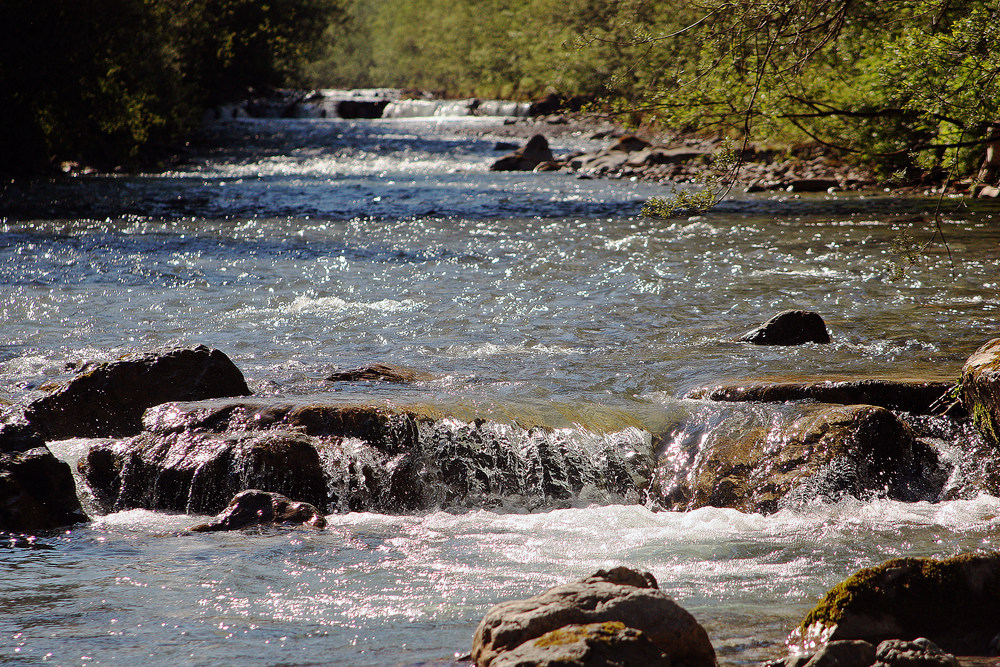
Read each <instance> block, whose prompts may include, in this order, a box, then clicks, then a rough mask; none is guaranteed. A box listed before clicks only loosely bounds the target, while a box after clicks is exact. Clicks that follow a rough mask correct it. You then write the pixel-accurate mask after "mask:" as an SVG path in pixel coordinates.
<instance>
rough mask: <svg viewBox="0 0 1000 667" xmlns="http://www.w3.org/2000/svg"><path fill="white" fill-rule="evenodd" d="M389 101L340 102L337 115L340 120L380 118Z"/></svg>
mask: <svg viewBox="0 0 1000 667" xmlns="http://www.w3.org/2000/svg"><path fill="white" fill-rule="evenodd" d="M387 106H389V100H340V101H339V102H337V115H338V116H340V117H341V118H381V117H382V112H384V111H385V108H386V107H387Z"/></svg>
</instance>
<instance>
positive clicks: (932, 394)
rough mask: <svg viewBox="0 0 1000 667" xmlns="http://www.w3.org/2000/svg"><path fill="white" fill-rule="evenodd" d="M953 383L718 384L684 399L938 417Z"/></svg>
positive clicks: (766, 382)
mask: <svg viewBox="0 0 1000 667" xmlns="http://www.w3.org/2000/svg"><path fill="white" fill-rule="evenodd" d="M954 389H955V383H954V382H944V381H931V380H880V379H864V380H818V381H814V382H768V381H766V380H750V381H747V382H741V383H733V384H721V385H717V386H714V387H704V388H701V389H696V390H694V391H691V392H689V393H688V394H687V395H686V396H685V398H696V399H707V400H710V401H727V402H753V403H788V402H791V401H817V402H819V403H835V404H839V405H877V406H879V407H883V408H886V409H888V410H901V411H903V412H909V413H911V414H915V415H927V414H941V413H942V412H944V411H945V410H948V412H949V414H954V410H951V409H949V408H950V407H951V400H950V398H949V397H950V394H951V392H952V391H953V390H954Z"/></svg>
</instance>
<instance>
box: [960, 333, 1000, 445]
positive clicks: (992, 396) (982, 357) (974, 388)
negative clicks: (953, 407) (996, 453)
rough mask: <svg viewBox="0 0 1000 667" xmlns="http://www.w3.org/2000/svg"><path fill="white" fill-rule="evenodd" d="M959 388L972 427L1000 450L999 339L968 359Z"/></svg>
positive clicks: (992, 341)
mask: <svg viewBox="0 0 1000 667" xmlns="http://www.w3.org/2000/svg"><path fill="white" fill-rule="evenodd" d="M959 386H960V387H961V393H962V402H963V403H965V409H966V411H967V412H968V413H969V415H971V416H972V423H973V424H975V426H976V428H977V429H979V432H980V433H982V435H983V437H984V438H986V440H988V441H989V442H990V443H991V444H993V445H994V446H1000V338H994V339H993V340H991V341H989V342H988V343H986V344H985V345H983V346H982V347H980V348H979V349H978V350H976V352H975V353H974V354H973V355H972V356H971V357H969V359H968V360H967V361H966V362H965V366H964V367H963V368H962V379H961V382H960V385H959Z"/></svg>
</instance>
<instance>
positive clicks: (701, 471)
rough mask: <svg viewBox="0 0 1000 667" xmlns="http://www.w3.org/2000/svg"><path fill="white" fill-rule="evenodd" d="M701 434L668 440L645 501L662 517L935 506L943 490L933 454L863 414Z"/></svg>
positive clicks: (900, 430)
mask: <svg viewBox="0 0 1000 667" xmlns="http://www.w3.org/2000/svg"><path fill="white" fill-rule="evenodd" d="M732 420H733V421H734V423H733V424H732V426H731V427H729V428H727V427H726V426H727V425H726V424H721V425H717V426H716V428H714V429H712V431H710V432H709V434H708V435H707V436H706V434H705V431H704V427H703V425H702V424H700V423H699V424H696V425H695V427H694V428H693V430H691V431H688V430H685V429H684V427H682V428H681V429H680V430H679V431H678V432H675V433H673V434H668V435H667V436H665V438H664V441H665V442H666V445H665V446H664V447H663V448H662V449H661V451H660V452H658V455H657V461H656V477H655V479H654V480H653V484H652V489H651V496H652V498H653V499H654V500H656V501H657V502H660V503H662V504H663V505H664V506H665V507H666V508H667V509H672V510H690V509H695V508H698V507H704V506H712V507H729V508H734V509H738V510H740V511H743V512H763V513H771V512H775V511H777V510H778V509H780V508H782V507H785V506H797V505H801V504H804V503H809V502H814V501H816V500H823V501H831V502H832V501H836V500H838V499H840V498H842V497H844V496H853V497H856V498H862V499H864V498H868V497H871V496H873V495H879V496H885V497H888V498H892V499H895V500H902V501H906V502H912V501H916V500H935V499H937V498H938V496H939V495H940V494H941V492H942V490H943V488H944V484H945V482H946V481H947V477H948V474H947V470H946V469H945V468H944V466H942V465H941V464H940V462H939V460H938V455H937V452H936V450H935V449H934V448H933V447H931V446H930V445H928V444H927V443H925V442H924V441H922V440H920V439H918V438H917V437H916V436H915V434H914V432H913V431H912V430H911V429H910V428H909V427H908V426H907V425H906V424H904V423H903V422H902V421H900V420H899V418H898V417H896V416H895V415H894V414H893V413H891V412H890V411H888V410H886V409H884V408H880V407H876V406H870V405H851V406H831V405H822V404H820V405H817V406H808V405H807V406H802V408H801V410H798V411H796V413H795V414H794V415H793V416H792V417H791V421H790V422H788V423H785V424H779V423H771V424H767V425H765V424H762V423H759V422H758V423H757V424H756V425H750V426H749V427H748V426H747V424H746V422H745V421H743V414H742V413H740V412H735V413H734V415H733V417H732Z"/></svg>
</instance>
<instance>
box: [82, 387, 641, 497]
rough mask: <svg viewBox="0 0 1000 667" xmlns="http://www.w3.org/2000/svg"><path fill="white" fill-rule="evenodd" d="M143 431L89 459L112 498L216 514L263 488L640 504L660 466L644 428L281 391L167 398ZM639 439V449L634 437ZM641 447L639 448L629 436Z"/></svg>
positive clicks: (97, 483)
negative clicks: (414, 408) (596, 428)
mask: <svg viewBox="0 0 1000 667" xmlns="http://www.w3.org/2000/svg"><path fill="white" fill-rule="evenodd" d="M144 425H145V429H146V431H145V432H144V433H142V434H140V435H139V436H136V437H133V438H130V439H125V440H121V441H110V442H102V443H98V444H95V445H93V446H92V447H91V449H90V452H89V453H88V454H87V456H85V457H84V458H82V459H81V460H80V464H79V465H80V470H81V472H82V473H83V475H84V477H85V479H86V481H87V483H88V485H89V486H90V487H91V489H92V490H93V491H94V495H95V497H96V498H97V500H98V501H99V502H100V503H101V504H102V505H103V506H104V508H105V509H108V510H113V509H126V508H133V507H142V508H146V509H166V510H174V511H187V512H200V513H216V512H218V511H219V510H221V509H222V508H223V507H225V505H226V503H228V502H229V500H230V499H231V498H232V497H233V495H235V494H236V493H238V492H240V491H243V490H246V489H250V488H257V489H261V490H264V491H273V492H277V493H282V494H284V495H286V496H289V497H290V498H295V499H297V500H303V501H307V502H310V503H312V504H314V505H316V506H317V507H319V508H321V509H323V510H324V511H378V512H409V511H413V510H418V509H428V508H433V507H452V506H461V507H468V506H475V507H483V506H492V505H496V504H499V503H500V502H503V501H504V500H507V499H513V500H518V501H520V502H523V503H525V504H528V505H531V506H538V505H539V504H541V503H545V502H548V501H549V500H555V501H563V500H567V499H570V498H573V497H575V495H576V494H578V493H580V492H581V490H583V489H587V490H588V491H593V492H603V491H607V492H608V493H613V494H615V495H616V497H621V498H622V499H623V500H626V501H631V502H638V501H639V499H640V498H641V497H642V494H643V492H644V490H645V488H646V485H647V484H648V479H649V476H650V470H651V461H652V458H651V444H650V441H649V435H648V434H645V433H643V432H641V431H639V430H638V429H628V432H627V433H626V434H625V435H626V437H620V436H619V434H612V435H609V436H608V437H606V438H602V437H600V436H597V435H596V434H590V433H587V432H584V433H582V434H580V435H581V436H582V438H581V441H576V440H574V437H573V436H574V435H575V431H572V430H570V429H563V430H561V431H560V430H555V429H543V428H540V427H534V428H529V429H524V428H521V427H520V426H517V425H509V424H503V423H498V422H491V421H486V420H475V421H473V422H471V423H463V422H459V421H458V420H454V419H432V418H430V417H424V416H420V415H417V414H414V413H411V412H407V411H397V410H390V409H386V408H379V407H373V406H365V405H348V404H320V403H294V402H291V403H290V402H286V401H280V400H277V399H240V400H213V401H203V402H194V403H167V404H164V405H160V406H157V407H155V408H151V409H150V410H147V412H146V414H145V417H144ZM630 445H631V447H630ZM632 447H634V449H633V448H632Z"/></svg>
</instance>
